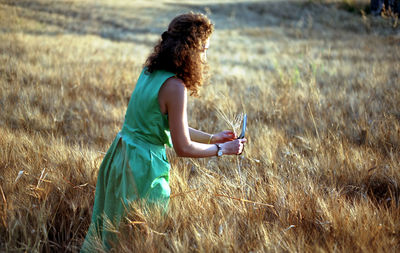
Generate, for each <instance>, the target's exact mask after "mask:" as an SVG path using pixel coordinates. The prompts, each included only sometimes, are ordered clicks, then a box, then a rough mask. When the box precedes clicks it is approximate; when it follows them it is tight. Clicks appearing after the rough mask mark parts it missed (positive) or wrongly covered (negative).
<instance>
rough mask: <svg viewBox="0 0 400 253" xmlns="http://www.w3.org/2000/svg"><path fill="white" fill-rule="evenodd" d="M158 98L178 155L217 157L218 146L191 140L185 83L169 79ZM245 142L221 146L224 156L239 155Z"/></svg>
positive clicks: (237, 141) (244, 140)
mask: <svg viewBox="0 0 400 253" xmlns="http://www.w3.org/2000/svg"><path fill="white" fill-rule="evenodd" d="M158 96H159V102H160V106H165V107H166V110H167V112H168V119H169V128H170V131H171V138H172V143H173V145H174V149H175V152H176V153H177V155H178V156H184V157H209V156H215V155H216V154H217V151H218V148H217V146H216V145H214V144H203V143H199V142H196V141H192V140H191V138H190V131H189V126H188V121H187V109H186V104H187V91H186V88H185V86H184V84H183V82H182V81H181V80H180V79H178V78H169V79H168V80H167V81H166V82H165V83H164V84H163V86H162V87H161V89H160V91H159V94H158ZM195 135H196V133H195ZM208 137H209V136H208ZM195 138H196V137H195ZM207 141H208V140H207ZM245 142H246V139H243V140H233V141H230V142H226V143H224V144H222V145H221V147H222V151H223V153H224V154H239V153H241V151H242V149H243V145H244V144H243V143H245Z"/></svg>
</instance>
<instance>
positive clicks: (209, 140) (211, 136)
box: [208, 134, 214, 144]
mask: <svg viewBox="0 0 400 253" xmlns="http://www.w3.org/2000/svg"><path fill="white" fill-rule="evenodd" d="M213 137H214V135H213V134H212V135H210V138H209V139H208V144H210V143H211V139H212V138H213Z"/></svg>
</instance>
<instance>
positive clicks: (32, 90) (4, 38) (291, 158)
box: [0, 0, 400, 252]
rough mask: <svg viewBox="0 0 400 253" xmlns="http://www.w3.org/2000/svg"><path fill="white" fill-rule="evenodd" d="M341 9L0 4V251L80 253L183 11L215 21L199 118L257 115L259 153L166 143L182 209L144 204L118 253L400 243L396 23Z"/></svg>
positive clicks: (195, 121)
mask: <svg viewBox="0 0 400 253" xmlns="http://www.w3.org/2000/svg"><path fill="white" fill-rule="evenodd" d="M342 3H343V2H337V1H336V2H335V1H329V2H325V1H322V2H309V1H297V2H275V1H270V2H265V1H261V2H258V1H249V2H228V1H220V2H218V3H215V1H210V2H208V3H204V4H202V5H200V4H198V3H195V2H187V3H182V2H179V3H174V2H164V1H156V2H153V1H152V2H144V1H142V2H134V1H123V0H119V1H106V0H105V1H100V2H99V1H97V2H92V1H67V0H66V1H47V0H35V1H22V0H21V1H4V0H3V1H0V108H1V113H0V182H1V183H0V203H1V204H0V235H1V236H0V251H6V252H15V251H29V252H51V251H56V252H60V251H73V252H76V251H78V250H79V248H80V245H81V244H82V242H83V239H84V236H85V234H86V231H87V228H88V225H89V222H90V215H91V209H92V205H93V197H94V189H95V185H96V175H97V170H98V167H99V164H100V162H101V161H102V158H103V156H104V152H106V150H107V148H108V147H109V145H110V144H111V141H112V139H113V138H114V136H115V134H116V133H117V132H118V131H119V129H120V127H121V125H122V123H123V117H124V113H125V109H126V106H127V102H128V100H129V97H130V94H131V92H132V90H133V89H134V84H135V81H136V79H137V77H138V74H139V73H140V70H141V67H142V64H143V62H144V60H145V58H146V56H147V55H148V54H149V52H150V50H151V48H152V46H153V45H154V43H155V42H156V40H157V39H158V36H159V34H160V33H161V32H162V31H163V30H164V29H165V27H166V26H167V24H168V21H169V20H170V19H171V18H172V17H174V16H175V15H176V14H178V13H181V12H183V11H188V10H195V11H202V12H206V13H208V14H209V15H210V17H211V18H212V19H213V20H214V21H215V23H216V32H215V34H214V35H213V37H212V41H211V47H210V50H209V55H208V57H209V62H210V66H211V71H212V78H211V80H210V85H207V86H205V87H204V89H203V91H202V96H201V97H200V98H199V99H197V98H191V99H190V101H189V118H190V123H191V125H192V126H193V127H197V128H200V129H202V130H205V131H210V132H216V131H219V130H223V129H226V128H231V127H234V126H236V125H237V124H236V122H235V117H236V116H237V115H239V114H240V113H242V112H246V113H247V115H248V123H249V125H248V140H249V141H248V145H247V146H246V150H245V152H244V154H243V155H241V156H238V157H223V158H221V159H217V158H210V159H183V158H178V157H176V156H175V154H174V152H173V151H172V150H168V157H169V160H170V162H171V166H172V170H171V188H172V197H171V201H170V208H169V210H168V212H167V213H166V214H165V215H162V214H161V213H157V212H155V213H149V212H145V211H144V210H142V209H141V208H140V207H139V206H135V207H136V208H135V209H136V210H137V211H136V212H132V213H130V214H129V216H128V217H127V220H126V223H125V224H124V225H123V227H122V228H121V229H120V231H117V232H116V233H117V234H118V236H119V238H120V240H119V242H118V243H119V245H117V247H118V249H119V250H118V252H120V251H122V252H131V251H133V250H138V249H146V250H147V251H173V252H187V251H200V252H210V251H218V252H226V251H240V252H250V251H252V252H255V251H258V252H261V251H272V252H275V251H277V252H287V251H289V252H332V251H339V252H343V251H344V252H396V251H398V250H399V247H400V240H399V238H400V210H399V208H400V207H399V199H400V186H399V184H400V173H399V169H400V166H399V164H400V148H399V143H400V109H399V108H400V107H399V105H400V85H399V84H400V76H399V71H398V70H399V69H400V37H399V28H398V27H395V26H394V23H393V22H395V21H394V20H393V19H385V18H381V17H371V16H369V15H368V14H365V13H364V12H363V13H361V12H348V11H346V10H344V9H342V8H341V6H342V5H341V4H342ZM346 3H351V2H349V1H347V2H346ZM357 3H360V2H359V1H358V2H357ZM365 4H366V2H364V5H363V6H365Z"/></svg>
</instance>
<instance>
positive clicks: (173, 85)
mask: <svg viewBox="0 0 400 253" xmlns="http://www.w3.org/2000/svg"><path fill="white" fill-rule="evenodd" d="M162 88H163V89H165V90H170V91H179V90H182V91H183V90H185V89H186V87H185V83H184V82H183V81H182V80H181V79H179V78H177V77H171V78H168V79H167V80H166V81H165V82H164V84H163V86H162Z"/></svg>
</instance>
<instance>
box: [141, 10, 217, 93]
mask: <svg viewBox="0 0 400 253" xmlns="http://www.w3.org/2000/svg"><path fill="white" fill-rule="evenodd" d="M213 31H214V25H213V24H212V23H211V21H210V20H209V19H208V17H207V16H206V15H204V14H201V13H193V12H190V13H187V14H182V15H179V16H177V17H175V18H174V19H173V20H172V21H171V23H170V24H169V26H168V31H166V32H164V33H163V34H162V36H161V40H160V41H159V42H158V43H157V45H156V46H155V47H154V50H153V52H152V53H151V55H150V56H149V57H148V58H147V60H146V63H145V67H146V68H147V71H148V72H150V73H151V72H153V71H155V70H166V71H169V72H172V73H175V74H176V77H178V78H180V79H181V80H182V81H183V82H184V84H185V86H186V88H187V89H188V90H190V91H191V94H194V95H197V93H198V89H199V87H200V86H201V85H202V84H203V81H204V77H205V76H206V73H207V63H206V62H203V61H202V60H201V52H203V51H204V50H205V48H204V47H205V43H206V41H207V39H208V38H209V37H210V35H211V34H212V32H213Z"/></svg>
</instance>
